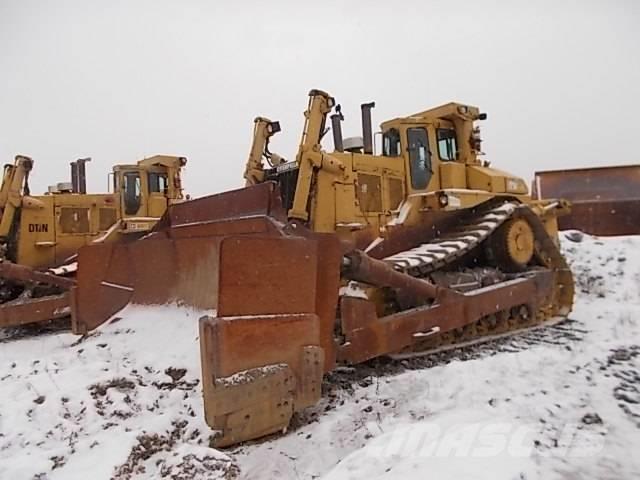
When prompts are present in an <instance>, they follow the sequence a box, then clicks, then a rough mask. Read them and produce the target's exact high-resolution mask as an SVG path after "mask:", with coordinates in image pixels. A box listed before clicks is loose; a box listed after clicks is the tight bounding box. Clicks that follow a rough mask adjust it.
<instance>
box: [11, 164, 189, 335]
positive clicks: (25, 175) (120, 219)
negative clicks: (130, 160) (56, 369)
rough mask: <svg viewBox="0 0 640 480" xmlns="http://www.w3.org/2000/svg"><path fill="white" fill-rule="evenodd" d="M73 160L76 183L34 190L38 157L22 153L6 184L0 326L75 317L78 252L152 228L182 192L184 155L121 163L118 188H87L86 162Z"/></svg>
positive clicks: (114, 182) (116, 168) (115, 185)
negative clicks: (32, 180)
mask: <svg viewBox="0 0 640 480" xmlns="http://www.w3.org/2000/svg"><path fill="white" fill-rule="evenodd" d="M89 160H90V159H89V158H84V159H79V160H77V161H74V162H71V182H61V183H57V184H56V185H53V186H50V187H49V189H48V192H47V193H45V194H44V195H37V196H34V195H31V192H30V189H29V182H28V180H29V175H30V173H31V171H32V169H33V164H34V162H33V160H32V159H31V158H29V157H26V156H23V155H18V156H16V158H15V162H14V163H13V164H7V165H5V167H4V172H3V177H2V185H1V186H0V301H1V302H2V303H1V304H0V327H7V326H17V325H23V324H27V323H34V322H40V321H45V320H52V319H56V318H60V317H63V316H69V313H70V308H69V293H68V290H69V288H70V287H72V286H73V285H74V284H75V281H74V280H73V276H74V273H75V270H76V266H77V265H76V262H75V255H76V253H77V251H78V249H79V248H80V247H81V246H84V245H87V244H90V243H102V242H112V241H127V240H133V239H136V238H139V237H140V236H141V235H142V234H144V233H145V232H148V231H149V230H150V229H151V228H152V227H153V226H154V225H155V223H156V222H157V221H158V219H159V218H160V217H161V216H162V215H163V214H164V212H165V211H166V209H167V207H168V206H169V205H170V204H173V203H175V202H178V201H181V200H182V199H183V191H182V185H181V180H180V173H181V169H182V167H183V166H184V165H185V164H186V159H185V158H184V157H172V156H166V155H156V156H153V157H150V158H146V159H144V160H141V161H139V162H137V164H135V165H116V166H114V167H113V172H112V174H111V176H112V177H113V178H112V183H111V188H110V190H112V193H108V194H88V193H87V192H86V166H85V164H86V162H88V161H89Z"/></svg>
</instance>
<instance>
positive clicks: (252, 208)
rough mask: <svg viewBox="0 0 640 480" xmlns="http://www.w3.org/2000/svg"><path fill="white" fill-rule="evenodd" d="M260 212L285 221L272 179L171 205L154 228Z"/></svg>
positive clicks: (235, 217)
mask: <svg viewBox="0 0 640 480" xmlns="http://www.w3.org/2000/svg"><path fill="white" fill-rule="evenodd" d="M259 215H268V216H271V217H273V218H276V219H278V220H281V221H286V212H285V211H284V209H283V208H282V202H281V200H280V193H279V190H278V188H277V186H276V184H275V183H273V182H266V183H261V184H258V185H254V186H251V187H246V188H241V189H238V190H232V191H229V192H224V193H219V194H216V195H209V196H207V197H202V198H198V199H195V200H190V201H188V202H183V203H179V204H176V205H172V206H171V207H170V208H169V209H168V210H167V212H166V214H165V216H164V217H163V218H162V219H161V221H160V222H158V225H157V226H156V228H155V229H154V230H156V231H157V230H162V229H166V228H168V227H176V226H180V225H183V226H184V225H191V224H195V223H202V222H209V221H214V220H218V221H219V220H224V219H240V218H244V217H251V216H259Z"/></svg>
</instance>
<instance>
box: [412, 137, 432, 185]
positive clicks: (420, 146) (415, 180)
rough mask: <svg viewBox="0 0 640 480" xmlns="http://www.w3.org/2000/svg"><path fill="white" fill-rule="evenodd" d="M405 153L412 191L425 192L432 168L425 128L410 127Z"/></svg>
mask: <svg viewBox="0 0 640 480" xmlns="http://www.w3.org/2000/svg"><path fill="white" fill-rule="evenodd" d="M407 152H408V154H409V176H410V179H409V183H410V185H411V189H412V190H426V188H427V186H428V185H429V182H430V181H431V177H432V176H433V168H432V165H431V151H430V150H429V137H428V135H427V129H426V128H425V127H410V128H408V129H407Z"/></svg>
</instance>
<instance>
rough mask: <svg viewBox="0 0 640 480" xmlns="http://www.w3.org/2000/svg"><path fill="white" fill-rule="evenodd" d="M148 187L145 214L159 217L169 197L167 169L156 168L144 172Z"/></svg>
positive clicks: (165, 207)
mask: <svg viewBox="0 0 640 480" xmlns="http://www.w3.org/2000/svg"><path fill="white" fill-rule="evenodd" d="M146 175H147V185H148V187H149V201H148V205H149V206H148V211H147V214H148V215H149V216H150V217H161V216H162V215H163V214H164V212H165V211H166V210H167V205H168V197H169V175H168V174H167V170H166V169H163V168H156V169H152V170H149V171H148V172H146Z"/></svg>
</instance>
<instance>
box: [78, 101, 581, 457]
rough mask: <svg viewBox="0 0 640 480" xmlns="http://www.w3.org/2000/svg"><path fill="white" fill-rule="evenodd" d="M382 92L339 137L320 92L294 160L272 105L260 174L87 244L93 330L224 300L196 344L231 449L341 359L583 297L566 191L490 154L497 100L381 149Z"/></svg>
mask: <svg viewBox="0 0 640 480" xmlns="http://www.w3.org/2000/svg"><path fill="white" fill-rule="evenodd" d="M372 107H373V104H372V103H371V104H364V105H362V112H361V113H362V121H363V122H362V123H363V136H362V138H344V139H343V136H342V131H341V123H340V122H341V120H342V113H341V111H340V108H339V106H338V105H336V104H335V101H334V99H333V98H332V97H331V96H330V95H328V94H327V93H325V92H322V91H319V90H312V91H311V92H310V96H309V104H308V107H307V110H306V112H305V122H304V128H303V132H302V138H301V141H300V146H299V149H298V152H297V155H296V158H295V159H294V160H293V161H290V162H287V161H285V160H284V159H283V158H282V157H281V156H279V155H277V154H275V153H273V152H272V151H271V150H270V148H269V140H270V138H271V137H272V136H273V135H274V134H275V133H276V132H277V131H279V130H280V125H279V124H278V122H273V121H271V120H269V119H267V118H264V117H258V118H257V119H256V121H255V130H254V139H253V145H252V148H251V150H250V154H249V159H248V161H247V168H246V171H245V179H246V182H247V185H248V186H247V187H246V188H244V189H240V190H236V191H231V192H226V193H222V194H219V195H213V196H210V197H205V198H201V199H197V200H194V201H190V202H184V203H182V204H179V205H175V206H173V207H171V208H170V209H169V210H168V211H167V213H166V214H165V216H164V218H163V219H162V220H161V221H160V222H159V223H158V224H157V225H156V227H155V228H154V230H153V231H152V232H151V233H150V234H149V235H147V236H146V237H145V238H144V239H141V240H138V241H135V242H130V243H127V244H110V245H91V246H88V247H85V248H82V249H81V250H80V252H79V270H78V285H77V287H76V288H74V290H73V292H74V293H73V297H74V299H73V302H72V307H73V321H74V328H75V329H76V331H77V332H79V333H82V332H85V331H87V330H89V329H91V328H94V327H96V326H98V325H99V324H100V323H102V322H104V321H105V320H107V319H108V318H109V317H110V316H111V315H113V314H114V313H115V312H117V311H118V310H119V309H121V308H122V307H123V306H125V305H126V304H127V303H138V304H154V303H155V304H163V303H166V302H177V303H180V304H185V305H189V306H192V307H196V308H199V309H203V310H208V311H209V312H210V315H208V316H205V317H203V318H202V319H201V320H200V342H201V357H202V375H203V386H204V398H205V414H206V419H207V422H208V423H209V425H211V427H213V428H214V429H216V430H218V431H219V436H218V437H217V440H216V445H218V446H225V445H230V444H233V443H237V442H241V441H244V440H248V439H253V438H257V437H260V436H263V435H267V434H270V433H274V432H278V431H281V430H284V429H286V428H287V426H288V424H289V421H290V419H291V417H292V415H293V413H294V412H296V411H300V410H301V409H303V408H305V407H306V406H309V405H312V404H314V403H315V402H316V401H317V400H318V399H319V397H320V392H321V381H322V378H323V374H324V373H326V372H328V371H330V370H331V369H332V368H334V366H335V365H336V364H337V363H348V364H349V363H351V364H353V363H359V362H364V361H366V360H368V359H371V358H375V357H378V356H381V355H389V354H392V355H399V356H403V355H422V354H425V353H428V352H432V351H435V350H438V349H444V348H450V347H451V346H457V345H462V344H468V343H471V342H476V341H480V340H482V339H483V338H487V337H495V336H498V335H505V334H509V333H511V332H514V331H518V330H521V329H525V328H531V327H535V326H539V325H543V324H546V323H549V322H553V321H558V320H559V319H562V318H564V317H566V315H567V314H568V313H569V311H570V309H571V306H572V302H573V278H572V276H571V272H570V270H569V269H568V267H567V264H566V262H565V260H564V258H563V257H562V255H561V253H560V251H559V249H558V241H557V215H558V214H560V213H562V212H563V211H565V209H566V205H565V204H564V203H563V202H561V201H545V202H543V201H537V202H536V201H532V200H531V198H530V197H529V195H528V194H527V186H526V184H525V182H524V181H523V180H521V179H519V178H516V177H514V176H512V175H510V174H508V173H505V172H503V171H500V170H497V169H494V168H491V167H490V166H489V165H488V163H487V162H482V161H481V160H480V155H481V149H480V146H481V140H480V134H479V129H478V128H477V126H476V125H475V122H476V121H478V120H483V119H485V118H486V115H485V114H483V113H480V112H479V110H478V109H477V108H475V107H472V106H469V105H465V104H458V103H450V104H447V105H443V106H441V107H437V108H434V109H430V110H425V111H421V112H418V113H415V114H413V115H409V116H407V117H401V118H395V119H392V120H389V121H386V122H384V123H382V125H381V132H380V134H381V140H382V142H381V143H382V151H381V152H379V153H377V154H376V153H374V142H373V138H374V134H373V130H372V127H371V115H370V112H371V108H372ZM332 110H333V111H334V112H335V113H334V114H333V115H331V117H330V119H329V114H330V113H331V111H332ZM327 120H330V121H331V125H332V130H333V141H334V151H333V152H331V153H328V152H326V151H324V150H323V148H322V146H321V140H322V137H323V136H324V135H325V133H326V132H327V131H328V129H327V123H328V122H327ZM152 259H155V260H156V261H155V262H152V261H151V260H152Z"/></svg>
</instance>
